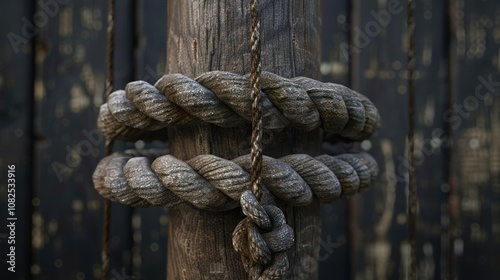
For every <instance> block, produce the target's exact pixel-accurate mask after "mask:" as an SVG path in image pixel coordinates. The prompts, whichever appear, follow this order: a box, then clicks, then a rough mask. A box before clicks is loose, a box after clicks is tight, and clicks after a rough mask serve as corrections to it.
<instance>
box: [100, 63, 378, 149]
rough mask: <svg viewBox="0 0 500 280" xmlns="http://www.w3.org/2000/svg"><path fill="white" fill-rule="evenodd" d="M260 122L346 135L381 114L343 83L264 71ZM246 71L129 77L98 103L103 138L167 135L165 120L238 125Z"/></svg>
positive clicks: (245, 111)
mask: <svg viewBox="0 0 500 280" xmlns="http://www.w3.org/2000/svg"><path fill="white" fill-rule="evenodd" d="M260 82H261V93H260V96H261V98H262V127H263V128H264V129H280V128H285V127H290V126H291V127H294V128H297V129H300V130H305V131H310V130H312V129H315V128H317V127H322V128H323V129H324V130H325V131H327V132H331V133H335V134H338V135H341V136H343V137H345V138H347V139H350V140H356V141H358V140H363V139H367V138H369V137H370V136H371V135H372V134H373V133H374V132H375V131H376V130H377V129H378V127H379V126H380V115H379V113H378V111H377V109H376V108H375V106H374V105H373V103H372V102H371V101H370V100H369V99H368V98H366V97H365V96H363V95H361V94H359V93H358V92H356V91H353V90H351V89H349V88H347V87H345V86H342V85H338V84H332V83H322V82H319V81H316V80H313V79H310V78H306V77H296V78H292V79H287V78H284V77H281V76H278V75H275V74H273V73H270V72H266V71H263V72H262V74H261V78H260ZM249 92H251V86H250V80H249V76H248V75H245V76H241V75H237V74H234V73H229V72H223V71H212V72H207V73H204V74H202V75H200V76H199V77H197V78H196V79H195V80H193V79H191V78H188V77H186V76H184V75H181V74H168V75H164V76H163V77H162V78H160V79H159V80H158V81H157V83H156V84H155V85H154V86H152V85H150V84H148V83H147V82H144V81H135V82H130V83H128V84H127V86H126V87H125V90H117V91H114V92H113V93H111V95H110V96H109V98H108V101H107V103H105V104H103V105H101V108H100V111H99V117H98V123H97V125H98V128H99V129H100V131H101V132H102V133H103V134H104V136H106V138H107V139H117V140H124V141H137V140H144V141H149V140H163V141H165V140H167V133H166V130H165V129H161V128H164V127H166V126H169V125H184V126H186V125H197V124H201V123H211V124H215V125H217V126H221V127H237V126H241V125H249V124H250V123H251V122H252V119H253V114H252V103H253V100H252V98H251V96H250V95H249V94H248V93H249Z"/></svg>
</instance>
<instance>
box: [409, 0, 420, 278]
mask: <svg viewBox="0 0 500 280" xmlns="http://www.w3.org/2000/svg"><path fill="white" fill-rule="evenodd" d="M407 28H408V53H407V55H408V92H409V95H410V96H409V97H410V100H409V108H408V109H409V110H408V111H409V122H410V124H409V126H410V128H409V131H408V141H409V151H408V153H409V155H408V159H409V166H410V170H409V191H410V192H409V197H408V200H409V203H408V204H409V209H408V214H409V216H410V217H409V231H410V234H409V239H410V249H411V251H410V279H412V280H414V279H417V275H416V262H417V254H416V249H417V241H416V231H417V228H416V227H417V202H418V201H417V200H418V198H417V183H416V177H415V64H416V60H415V1H414V0H408V18H407Z"/></svg>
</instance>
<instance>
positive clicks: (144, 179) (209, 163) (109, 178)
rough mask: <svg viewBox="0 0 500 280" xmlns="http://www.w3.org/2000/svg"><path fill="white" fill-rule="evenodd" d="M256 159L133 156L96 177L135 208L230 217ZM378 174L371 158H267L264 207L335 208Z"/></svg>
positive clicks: (100, 168)
mask: <svg viewBox="0 0 500 280" xmlns="http://www.w3.org/2000/svg"><path fill="white" fill-rule="evenodd" d="M250 169H251V160H250V155H244V156H241V157H238V158H235V159H233V160H226V159H223V158H220V157H217V156H214V155H199V156H196V157H194V158H192V159H190V160H188V161H182V160H180V159H177V158H175V157H173V156H171V155H168V154H167V155H165V151H164V150H145V151H136V150H128V151H126V152H124V153H123V152H117V153H114V154H112V155H111V156H108V157H105V158H103V159H102V160H101V161H100V162H99V164H98V165H97V168H96V170H95V172H94V175H93V177H92V179H93V182H94V186H95V189H96V190H97V191H98V192H99V193H100V194H101V195H102V196H104V197H106V198H108V199H110V200H112V201H117V202H120V203H122V204H126V205H130V206H134V207H149V206H162V207H173V206H177V205H180V204H184V203H187V204H189V205H191V206H193V207H196V208H199V209H203V210H207V211H227V210H230V209H234V208H236V207H238V206H240V205H239V203H238V202H239V201H240V197H241V195H242V194H243V193H244V192H245V191H246V190H249V189H250ZM377 173H378V166H377V164H376V162H375V160H374V159H373V158H372V157H371V156H370V155H368V154H366V153H352V154H342V155H338V156H329V155H321V156H317V157H314V158H313V157H311V156H309V155H305V154H293V155H288V156H285V157H282V158H280V159H274V158H271V157H268V156H264V157H263V169H262V183H263V184H262V190H263V201H264V202H265V203H273V202H274V201H275V200H276V199H279V200H281V201H284V202H286V203H288V204H290V205H292V206H301V205H307V204H309V203H311V202H312V200H313V199H319V201H320V202H322V203H332V202H333V201H335V200H336V199H338V198H347V197H350V196H352V195H354V194H356V193H358V192H360V191H363V190H365V189H366V188H368V187H369V186H370V184H371V183H372V182H373V180H374V179H375V178H376V176H377Z"/></svg>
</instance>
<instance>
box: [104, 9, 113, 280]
mask: <svg viewBox="0 0 500 280" xmlns="http://www.w3.org/2000/svg"><path fill="white" fill-rule="evenodd" d="M107 44H108V46H107V69H106V70H107V73H106V99H107V98H108V96H109V95H110V94H111V92H112V91H113V56H114V49H115V0H109V2H108V42H107ZM112 148H113V140H109V139H107V140H106V156H108V155H110V154H111V152H112ZM110 220H111V201H109V199H105V200H104V213H103V228H102V252H101V279H102V280H107V279H108V274H109V224H110Z"/></svg>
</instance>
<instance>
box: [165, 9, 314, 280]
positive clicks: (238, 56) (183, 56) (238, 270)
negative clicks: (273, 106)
mask: <svg viewBox="0 0 500 280" xmlns="http://www.w3.org/2000/svg"><path fill="white" fill-rule="evenodd" d="M260 7H261V9H262V10H261V11H262V12H261V22H262V24H261V26H262V29H261V34H262V60H263V70H267V71H272V72H274V73H277V74H279V75H282V76H285V77H293V76H298V75H304V76H309V77H312V78H316V77H317V75H318V70H319V69H318V66H319V64H318V62H319V61H318V58H319V17H318V16H319V13H318V12H319V2H318V1H308V2H307V3H304V2H302V1H260ZM248 11H249V9H248V3H247V2H246V1H229V0H227V1H224V0H220V1H209V2H204V1H170V2H169V5H168V26H169V32H168V42H167V65H168V66H167V72H169V73H175V72H178V73H183V74H185V75H188V76H190V77H196V76H198V75H200V74H201V73H203V72H206V71H210V70H223V71H230V72H235V73H238V74H245V73H248V72H249V69H250V47H249V38H250V25H249V13H248ZM306 19H313V20H312V21H306ZM277 46H279V47H277ZM249 132H250V127H246V128H237V129H221V128H218V127H215V126H212V125H203V126H198V127H194V128H175V129H169V138H170V141H171V153H172V154H173V155H175V156H177V157H179V158H181V159H190V158H192V157H194V156H196V155H198V154H205V153H211V154H214V155H218V156H220V157H223V158H227V159H231V158H235V157H237V156H240V155H243V154H246V153H248V151H249V149H248V148H249V140H250V134H249ZM272 137H273V144H270V145H268V146H267V149H266V150H265V151H264V153H267V154H269V155H270V156H283V155H286V154H289V153H292V152H299V151H302V152H308V153H310V154H313V155H314V154H317V153H319V146H320V145H319V140H320V137H319V132H318V131H317V130H315V131H314V132H312V133H300V134H299V133H296V132H294V131H293V130H290V129H285V130H283V131H281V132H275V133H273V134H272ZM280 140H281V141H280ZM276 143H279V144H276ZM286 210H287V211H286V216H287V223H288V224H289V225H291V226H292V227H293V228H294V229H295V231H296V243H295V246H294V247H293V250H292V251H291V252H290V256H289V257H290V260H291V267H293V272H292V274H293V275H290V278H292V279H311V278H313V279H314V278H315V277H316V273H317V262H316V258H317V253H318V250H319V247H318V245H319V244H318V242H319V231H307V230H306V231H303V229H305V228H307V227H308V226H314V227H315V228H318V227H317V226H318V225H319V204H317V203H314V204H313V205H311V206H306V207H288V208H287V209H286ZM242 218H243V216H242V214H241V210H239V209H237V210H233V211H229V212H224V213H207V212H203V211H199V210H194V209H191V208H185V209H176V210H172V211H170V212H169V240H168V245H169V246H168V256H167V258H168V268H167V273H168V278H169V279H204V278H210V279H238V278H244V277H246V275H245V272H244V270H243V267H242V265H241V261H240V258H239V256H238V255H237V254H236V253H235V252H234V249H233V248H232V246H231V233H232V231H233V229H234V227H235V226H236V224H237V223H238V222H239V221H240V220H241V219H242ZM299 244H300V245H299Z"/></svg>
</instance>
